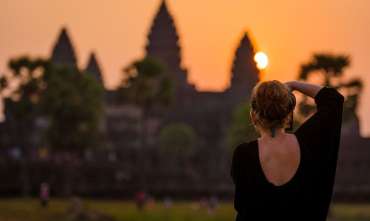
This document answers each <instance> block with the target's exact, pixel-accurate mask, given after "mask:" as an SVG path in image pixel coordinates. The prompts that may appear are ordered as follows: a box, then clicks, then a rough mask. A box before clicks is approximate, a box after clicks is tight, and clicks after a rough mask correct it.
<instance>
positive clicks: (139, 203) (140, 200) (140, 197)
mask: <svg viewBox="0 0 370 221" xmlns="http://www.w3.org/2000/svg"><path fill="white" fill-rule="evenodd" d="M135 202H136V207H137V208H138V209H139V210H143V209H144V208H145V206H146V202H147V195H146V193H145V192H144V191H138V192H137V193H136V195H135Z"/></svg>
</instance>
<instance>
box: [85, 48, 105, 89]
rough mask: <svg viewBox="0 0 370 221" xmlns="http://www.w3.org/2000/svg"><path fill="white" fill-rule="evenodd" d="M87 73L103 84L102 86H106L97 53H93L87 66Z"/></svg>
mask: <svg viewBox="0 0 370 221" xmlns="http://www.w3.org/2000/svg"><path fill="white" fill-rule="evenodd" d="M85 72H87V73H88V74H91V75H92V76H94V78H95V79H96V80H97V81H98V82H99V83H101V84H102V85H104V83H103V82H104V81H103V76H102V71H101V68H100V65H99V63H98V61H97V58H96V55H95V53H91V54H90V57H89V61H88V62H87V66H86V68H85Z"/></svg>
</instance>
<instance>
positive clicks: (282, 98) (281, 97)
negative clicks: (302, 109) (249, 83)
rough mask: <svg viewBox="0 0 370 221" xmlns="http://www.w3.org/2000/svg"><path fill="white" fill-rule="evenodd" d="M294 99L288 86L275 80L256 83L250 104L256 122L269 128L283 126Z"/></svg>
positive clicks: (292, 106)
mask: <svg viewBox="0 0 370 221" xmlns="http://www.w3.org/2000/svg"><path fill="white" fill-rule="evenodd" d="M295 104H296V101H295V97H294V95H293V93H291V91H290V90H289V88H288V87H287V86H286V85H285V84H283V83H281V82H280V81H277V80H272V81H264V82H260V83H258V84H257V85H256V86H255V87H254V88H253V91H252V96H251V106H252V111H253V112H254V116H255V120H256V123H257V124H259V125H260V126H261V127H263V128H266V129H270V130H271V132H272V136H274V131H275V129H276V128H283V127H284V126H285V124H286V121H287V117H288V115H289V113H291V112H292V111H293V110H294V107H295Z"/></svg>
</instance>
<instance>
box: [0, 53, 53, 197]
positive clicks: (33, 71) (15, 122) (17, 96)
mask: <svg viewBox="0 0 370 221" xmlns="http://www.w3.org/2000/svg"><path fill="white" fill-rule="evenodd" d="M45 64H46V61H45V60H43V59H31V58H28V57H20V58H17V59H11V60H10V61H9V63H8V67H9V69H10V70H11V72H10V73H9V74H8V75H2V76H1V79H0V82H1V88H0V93H1V94H2V96H4V97H3V101H4V105H5V115H6V118H7V119H6V121H7V123H6V125H7V129H8V133H9V134H10V136H11V137H12V139H11V141H10V143H11V145H12V146H14V147H18V148H20V151H21V157H22V158H21V164H20V166H21V174H20V175H21V182H22V194H23V195H25V196H27V195H28V194H29V193H30V181H29V180H30V177H29V171H28V170H29V157H30V153H31V151H32V149H33V148H34V146H35V143H34V142H33V139H32V136H33V135H34V133H33V132H34V128H35V120H36V118H37V117H38V116H39V113H40V111H39V109H40V108H39V103H40V97H41V96H42V91H43V87H44V85H43V82H42V80H41V78H40V75H41V74H42V72H43V70H44V66H45ZM5 94H8V96H5Z"/></svg>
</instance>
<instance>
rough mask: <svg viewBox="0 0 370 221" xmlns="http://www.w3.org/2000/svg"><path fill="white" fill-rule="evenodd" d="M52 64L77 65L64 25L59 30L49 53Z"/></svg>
mask: <svg viewBox="0 0 370 221" xmlns="http://www.w3.org/2000/svg"><path fill="white" fill-rule="evenodd" d="M51 61H52V62H53V63H54V64H60V65H68V66H72V67H77V57H76V53H75V50H74V47H73V44H72V41H71V39H70V37H69V34H68V31H67V28H66V27H63V28H62V30H61V31H60V34H59V36H58V39H57V41H56V43H55V45H54V47H53V50H52V53H51Z"/></svg>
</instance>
